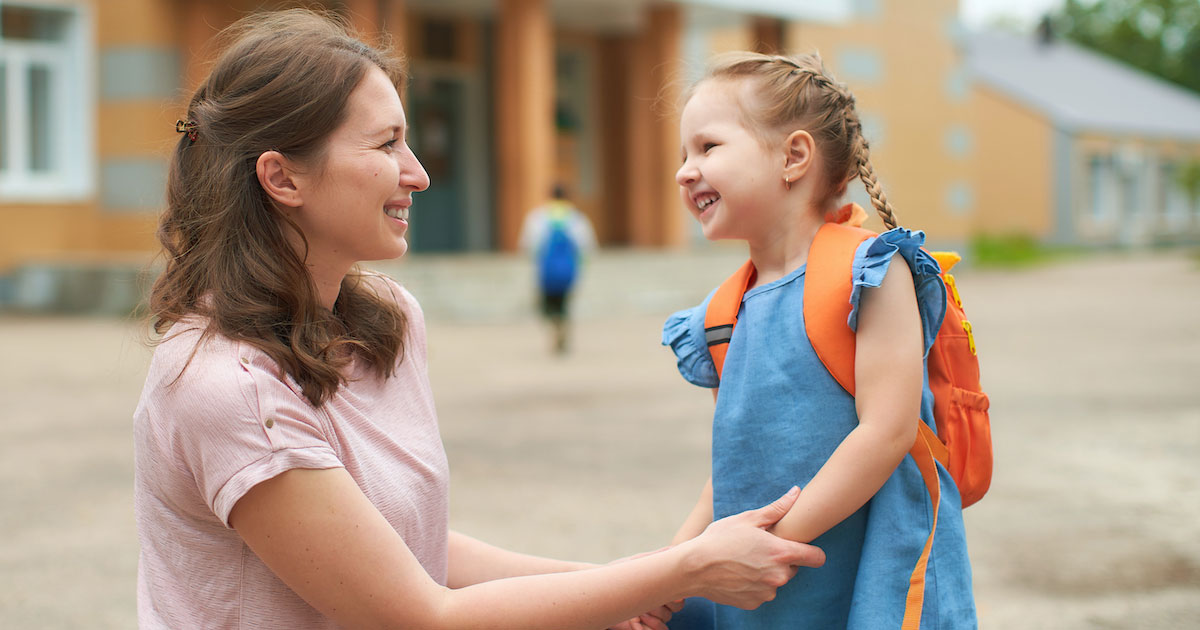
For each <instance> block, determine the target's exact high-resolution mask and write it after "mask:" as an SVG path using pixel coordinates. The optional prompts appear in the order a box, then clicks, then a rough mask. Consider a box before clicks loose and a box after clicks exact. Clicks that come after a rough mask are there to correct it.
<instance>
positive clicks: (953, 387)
mask: <svg viewBox="0 0 1200 630" xmlns="http://www.w3.org/2000/svg"><path fill="white" fill-rule="evenodd" d="M856 212H860V213H861V210H857V209H856ZM872 236H877V234H876V233H874V232H871V231H869V230H864V229H862V228H857V227H850V226H848V225H840V224H837V223H826V224H824V225H823V226H821V228H820V229H819V230H818V231H817V235H816V237H815V238H814V239H813V244H812V247H811V248H810V249H809V253H808V263H807V267H806V269H805V272H804V275H805V279H804V328H805V332H806V333H807V334H808V338H809V341H811V342H812V346H813V350H814V351H816V353H817V357H818V358H820V360H821V363H822V364H824V365H825V368H826V369H827V370H829V372H830V374H832V375H833V377H834V379H835V380H837V382H838V384H840V385H841V386H842V387H843V388H844V389H845V390H846V391H847V392H849V393H850V395H852V396H853V395H854V350H855V334H854V331H853V330H851V329H850V326H849V324H847V320H848V318H849V316H850V310H851V304H850V294H851V290H852V285H853V282H852V278H851V265H852V263H853V261H854V254H855V252H856V251H857V250H858V247H859V245H860V244H862V242H863V241H864V240H866V239H868V238H870V237H872ZM931 255H932V256H933V257H934V258H935V259H936V260H937V261H938V264H939V265H941V268H942V274H941V276H942V281H943V282H944V283H945V285H946V293H947V299H946V316H945V318H944V319H943V321H942V327H941V328H940V329H939V330H938V334H937V338H936V339H935V341H934V343H933V347H932V348H931V349H930V351H929V355H928V358H927V361H926V363H927V365H928V369H929V388H930V390H931V391H932V392H933V400H934V403H933V415H934V421H935V424H936V425H937V434H936V435H935V434H934V432H933V431H932V430H931V429H930V428H929V425H927V424H925V422H923V421H921V420H920V419H919V418H918V419H917V426H918V428H919V431H918V433H917V439H916V442H915V443H914V444H913V448H912V450H911V451H909V453H910V454H911V455H912V456H913V459H914V460H915V461H916V463H917V467H918V468H919V469H920V471H921V477H922V479H923V480H924V482H925V487H926V489H927V490H928V491H929V496H930V499H931V500H932V502H933V523H934V525H933V527H934V529H935V530H936V528H937V515H938V504H939V503H940V499H941V488H940V484H939V482H938V476H937V467H936V465H935V463H934V462H935V460H936V461H937V462H940V463H941V464H942V466H944V467H945V468H946V470H947V471H948V472H949V473H950V475H951V477H953V478H954V481H955V484H956V485H957V486H958V490H959V494H960V495H961V496H962V505H963V507H966V506H968V505H971V504H972V503H975V502H976V501H978V500H979V499H980V498H981V497H982V496H983V495H984V493H986V492H987V489H988V486H989V485H990V483H991V479H992V437H991V425H990V424H989V422H988V398H987V395H986V394H984V393H983V390H982V388H981V387H980V384H979V359H978V357H977V356H976V352H975V339H974V337H973V335H972V331H971V323H970V322H969V321H967V319H966V314H965V313H964V312H963V308H962V299H961V298H960V297H959V295H958V288H957V286H956V285H955V283H954V276H953V275H950V274H949V273H947V272H948V271H949V270H950V268H951V267H953V266H954V264H955V263H957V262H958V261H959V260H961V258H960V257H959V256H958V255H957V254H954V253H950V252H936V253H933V254H931ZM753 278H754V265H753V264H752V263H751V262H750V261H746V263H745V264H744V265H742V267H741V269H739V270H738V271H737V272H736V273H734V274H733V275H732V276H730V277H729V278H728V279H727V280H725V282H724V283H722V284H721V286H720V287H719V288H718V289H717V292H716V293H715V294H714V295H713V297H712V299H711V300H710V301H709V304H708V310H707V311H706V312H705V319H704V329H705V336H706V337H707V339H708V344H709V346H708V349H709V352H710V353H711V354H712V358H713V363H714V364H715V365H716V368H717V376H718V378H719V377H720V375H721V373H722V369H723V366H724V363H725V354H726V352H727V351H728V349H729V340H730V339H731V338H732V335H733V327H734V325H735V324H736V323H737V313H738V309H739V308H740V307H741V303H742V294H743V293H745V291H746V288H747V287H748V286H749V284H750V282H751V281H752V280H753ZM932 546H933V531H930V533H929V538H928V539H927V540H926V542H925V548H924V550H923V552H922V554H921V556H920V558H919V559H918V561H917V565H916V567H915V568H914V570H913V573H912V576H911V577H910V580H909V592H908V605H907V608H906V610H905V615H904V626H903V627H904V628H916V627H918V625H919V623H920V614H921V606H922V603H923V601H924V584H925V566H926V564H927V562H928V558H929V550H930V549H931V547H932Z"/></svg>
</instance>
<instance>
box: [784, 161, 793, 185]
mask: <svg viewBox="0 0 1200 630" xmlns="http://www.w3.org/2000/svg"><path fill="white" fill-rule="evenodd" d="M783 168H784V170H787V158H783ZM783 187H784V188H786V189H788V190H791V189H792V180H791V179H790V178H788V176H787V175H784V176H783Z"/></svg>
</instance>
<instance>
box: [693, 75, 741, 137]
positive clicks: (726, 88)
mask: <svg viewBox="0 0 1200 630" xmlns="http://www.w3.org/2000/svg"><path fill="white" fill-rule="evenodd" d="M748 83H749V82H748V81H745V80H738V79H732V80H731V79H723V78H719V79H714V78H710V79H705V80H704V81H702V82H701V83H699V84H698V85H697V86H696V88H695V90H693V92H692V95H691V98H689V99H688V101H687V103H686V104H685V105H684V108H683V113H682V115H681V117H680V124H681V125H682V126H683V128H684V129H686V130H689V131H692V132H697V131H701V130H702V129H701V128H705V127H711V126H724V125H731V126H737V127H743V128H744V127H746V124H747V122H748V121H749V112H748V111H747V110H746V102H747V99H748V98H752V97H753V95H752V94H748V93H747V91H748V87H749V86H748V85H747V84H748Z"/></svg>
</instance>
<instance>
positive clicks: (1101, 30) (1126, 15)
mask: <svg viewBox="0 0 1200 630" xmlns="http://www.w3.org/2000/svg"><path fill="white" fill-rule="evenodd" d="M1052 21H1053V22H1054V24H1055V27H1056V30H1058V31H1059V32H1060V33H1061V34H1062V35H1063V36H1065V37H1066V38H1068V39H1070V40H1073V41H1075V42H1077V43H1079V44H1081V45H1083V46H1085V47H1087V48H1091V49H1093V50H1095V51H1097V52H1100V53H1102V54H1105V55H1108V56H1110V57H1115V58H1117V59H1120V60H1122V61H1124V62H1125V63H1128V64H1130V65H1132V66H1134V67H1136V68H1140V69H1142V70H1145V71H1146V72H1149V73H1151V74H1155V75H1158V76H1160V77H1162V78H1164V79H1166V80H1168V81H1170V82H1172V83H1175V84H1176V85H1180V86H1183V87H1185V88H1188V89H1190V90H1192V91H1195V92H1200V2H1197V0H1095V1H1092V2H1085V1H1082V0H1067V2H1066V4H1065V5H1064V6H1063V8H1062V11H1060V12H1059V13H1058V14H1057V15H1055V16H1053V18H1052Z"/></svg>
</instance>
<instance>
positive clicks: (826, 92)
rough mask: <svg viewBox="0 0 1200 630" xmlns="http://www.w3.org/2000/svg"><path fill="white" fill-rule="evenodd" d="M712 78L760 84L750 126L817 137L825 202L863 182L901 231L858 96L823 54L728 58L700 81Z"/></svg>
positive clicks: (747, 54) (748, 109)
mask: <svg viewBox="0 0 1200 630" xmlns="http://www.w3.org/2000/svg"><path fill="white" fill-rule="evenodd" d="M712 79H717V80H740V79H749V80H753V81H756V82H757V84H758V86H757V87H758V89H757V90H755V93H756V97H757V98H756V99H755V102H753V103H743V105H744V106H745V109H746V115H747V120H746V121H745V122H746V123H747V126H748V127H749V128H750V129H752V130H755V131H758V132H760V136H765V135H768V134H772V133H776V132H790V131H792V130H794V129H796V128H800V129H804V130H805V131H807V132H808V133H810V134H812V136H813V138H814V139H815V140H816V144H817V151H818V152H819V153H820V154H821V158H822V160H823V163H824V167H825V168H824V172H825V175H826V177H827V180H826V182H825V196H826V198H836V197H840V196H841V195H842V194H844V193H845V191H846V184H848V183H849V182H850V180H852V179H854V178H855V177H858V178H861V179H862V181H863V184H864V185H865V186H866V188H867V194H869V195H870V197H871V205H873V206H874V207H875V210H876V212H878V213H879V216H880V218H882V219H883V222H884V224H885V225H887V226H888V227H889V228H894V227H896V214H895V212H894V211H893V210H892V206H891V204H890V203H888V200H887V197H886V196H885V195H884V194H883V188H882V187H881V186H880V185H879V179H878V177H876V175H875V169H874V167H872V166H871V150H870V144H868V143H867V139H866V138H865V137H864V136H863V131H862V122H861V121H860V120H859V118H858V110H857V109H856V108H855V106H854V95H853V94H851V93H850V90H849V89H847V88H846V86H845V85H843V84H841V83H838V82H837V81H835V80H834V79H833V77H832V76H830V75H829V73H828V72H827V71H826V70H825V65H824V64H823V63H822V61H821V57H820V56H819V55H817V54H816V53H812V54H806V55H796V56H783V55H763V54H758V53H751V52H734V53H726V54H724V55H719V56H718V57H716V58H715V59H714V60H713V63H712V65H711V66H710V67H709V69H708V72H707V73H706V75H705V77H704V79H701V81H702V82H703V81H705V80H712ZM694 89H695V88H693V91H694ZM689 97H690V93H689ZM821 201H825V199H822V200H821Z"/></svg>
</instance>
